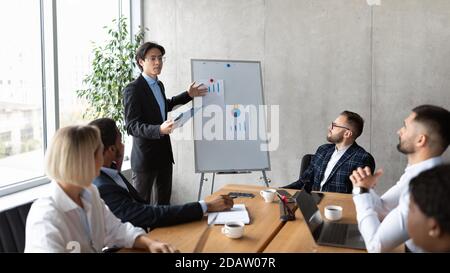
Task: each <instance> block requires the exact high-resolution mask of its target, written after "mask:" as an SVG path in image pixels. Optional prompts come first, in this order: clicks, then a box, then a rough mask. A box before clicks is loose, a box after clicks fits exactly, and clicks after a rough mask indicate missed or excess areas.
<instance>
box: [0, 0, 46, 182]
mask: <svg viewBox="0 0 450 273" xmlns="http://www.w3.org/2000/svg"><path fill="white" fill-rule="evenodd" d="M24 7H26V8H24ZM0 28H1V31H0V33H1V35H2V42H1V43H0V60H1V61H0V173H1V175H2V178H1V179H0V188H1V187H2V186H6V185H9V184H12V183H15V182H20V181H23V180H27V179H30V178H34V177H39V176H42V175H43V173H44V171H43V156H44V153H43V145H42V143H43V137H42V136H43V134H42V133H43V132H42V128H43V117H42V71H41V46H40V34H41V32H40V26H39V1H29V0H9V1H8V0H6V1H5V0H3V1H0Z"/></svg>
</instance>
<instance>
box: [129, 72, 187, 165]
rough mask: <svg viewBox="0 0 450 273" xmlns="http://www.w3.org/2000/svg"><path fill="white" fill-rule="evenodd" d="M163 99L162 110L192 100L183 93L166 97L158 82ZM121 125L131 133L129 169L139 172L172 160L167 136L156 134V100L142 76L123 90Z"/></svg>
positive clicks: (161, 120)
mask: <svg viewBox="0 0 450 273" xmlns="http://www.w3.org/2000/svg"><path fill="white" fill-rule="evenodd" d="M158 84H159V86H160V88H161V91H162V95H163V97H164V100H165V102H166V103H165V113H166V116H167V112H170V111H171V110H172V109H173V107H174V106H176V105H181V104H186V103H188V102H189V101H191V100H192V98H191V97H190V96H189V94H188V93H187V92H183V93H181V94H180V95H178V96H174V97H172V98H171V99H167V98H166V95H165V90H164V85H163V84H162V82H160V81H158ZM123 103H124V108H125V126H126V130H127V132H128V134H129V135H132V136H133V147H132V150H131V168H132V169H133V171H136V172H142V171H148V170H154V169H161V168H166V167H168V166H170V164H173V163H174V160H173V154H172V146H171V144H170V137H169V135H160V134H159V127H160V125H161V124H162V123H163V122H164V120H163V118H162V117H161V111H160V110H159V105H158V102H157V101H156V98H155V96H154V95H153V92H152V90H151V89H150V86H149V85H148V83H147V81H146V80H145V78H144V77H143V76H142V75H140V76H139V77H138V78H137V79H136V80H134V81H133V82H131V83H129V84H128V85H127V86H126V87H125V89H124V90H123Z"/></svg>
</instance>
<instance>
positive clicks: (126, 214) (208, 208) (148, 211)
mask: <svg viewBox="0 0 450 273" xmlns="http://www.w3.org/2000/svg"><path fill="white" fill-rule="evenodd" d="M90 125H94V126H97V127H98V128H99V129H100V134H101V138H102V142H103V146H104V148H103V167H102V168H101V171H100V175H99V176H98V177H97V178H95V180H94V185H95V186H97V188H98V190H99V192H100V196H101V198H102V199H103V200H104V201H105V203H106V205H108V207H109V209H110V210H111V211H112V212H113V213H114V215H115V216H116V217H118V218H119V219H121V220H122V222H130V223H132V224H133V225H135V226H139V227H142V228H144V229H147V228H155V227H161V226H169V225H175V224H180V223H185V222H190V221H195V220H200V219H201V218H202V217H203V214H204V213H205V212H213V211H223V210H228V209H230V208H231V207H233V200H232V199H231V198H230V197H228V196H220V197H218V198H216V199H214V200H212V201H211V202H205V201H203V200H202V201H200V202H192V203H187V204H184V205H177V206H169V205H154V206H153V205H149V204H147V203H146V202H145V201H144V200H143V199H142V198H141V197H140V196H139V194H138V193H137V191H136V189H135V188H134V187H133V186H132V185H131V184H130V183H129V182H128V181H127V179H126V178H125V177H124V176H123V175H122V174H121V173H120V169H121V166H122V161H123V151H124V145H123V144H122V134H121V133H120V131H119V129H118V128H117V126H116V123H115V121H114V120H112V119H109V118H101V119H96V120H94V121H92V122H91V123H90Z"/></svg>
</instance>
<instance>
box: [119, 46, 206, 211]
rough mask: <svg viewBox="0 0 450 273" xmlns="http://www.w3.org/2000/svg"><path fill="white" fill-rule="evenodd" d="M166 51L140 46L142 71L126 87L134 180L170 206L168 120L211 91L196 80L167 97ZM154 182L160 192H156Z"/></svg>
mask: <svg viewBox="0 0 450 273" xmlns="http://www.w3.org/2000/svg"><path fill="white" fill-rule="evenodd" d="M164 54H165V49H164V48H163V47H162V46H161V45H158V44H156V43H151V42H146V43H144V44H143V45H142V46H140V47H139V48H138V50H137V51H136V63H137V65H138V67H139V69H140V70H141V71H142V73H141V75H140V76H139V77H138V78H137V79H136V80H134V81H133V82H131V83H129V84H128V85H127V86H126V87H125V89H124V90H123V96H124V98H123V103H124V108H125V125H126V130H127V132H128V134H129V135H132V136H133V148H132V151H131V168H132V170H133V183H134V185H135V187H136V189H137V191H138V192H139V194H140V195H141V196H142V197H143V199H144V200H145V201H146V202H148V203H150V202H152V203H154V204H158V205H169V204H170V195H171V193H172V164H173V163H174V160H173V154H172V146H171V144H170V137H169V134H170V133H171V132H172V130H173V124H174V123H173V121H172V120H167V113H168V112H170V111H171V110H172V109H173V108H174V107H175V106H176V105H182V104H186V103H188V102H190V101H191V100H192V98H193V97H195V96H204V95H206V92H207V87H206V86H204V85H198V86H195V82H194V83H192V84H191V85H190V86H189V89H188V91H186V92H183V93H181V94H179V95H178V96H174V97H172V98H171V99H167V98H166V95H165V90H164V85H163V84H162V82H161V81H159V80H158V75H159V74H160V73H161V70H162V66H163V61H164V59H165V57H164ZM153 184H155V185H154V186H155V190H156V192H155V191H153V192H152V187H153ZM152 194H153V195H152Z"/></svg>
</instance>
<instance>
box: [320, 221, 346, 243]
mask: <svg viewBox="0 0 450 273" xmlns="http://www.w3.org/2000/svg"><path fill="white" fill-rule="evenodd" d="M347 229H348V225H342V224H333V223H329V224H327V226H324V229H323V230H322V234H321V236H320V241H322V242H324V243H331V244H344V243H345V241H346V239H347Z"/></svg>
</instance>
